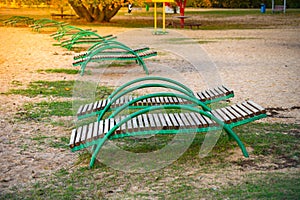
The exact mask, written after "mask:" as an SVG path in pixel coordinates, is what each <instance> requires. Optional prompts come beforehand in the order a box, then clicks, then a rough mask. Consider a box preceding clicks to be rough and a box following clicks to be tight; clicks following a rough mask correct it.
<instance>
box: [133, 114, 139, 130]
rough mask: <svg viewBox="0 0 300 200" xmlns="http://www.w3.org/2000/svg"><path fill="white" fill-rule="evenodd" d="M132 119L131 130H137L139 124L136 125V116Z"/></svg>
mask: <svg viewBox="0 0 300 200" xmlns="http://www.w3.org/2000/svg"><path fill="white" fill-rule="evenodd" d="M131 120H132V129H133V131H134V132H135V131H138V130H139V125H138V121H137V118H136V117H134V118H132V119H131Z"/></svg>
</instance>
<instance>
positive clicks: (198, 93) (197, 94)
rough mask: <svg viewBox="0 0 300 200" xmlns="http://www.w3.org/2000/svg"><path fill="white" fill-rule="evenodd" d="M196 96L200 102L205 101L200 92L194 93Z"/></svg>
mask: <svg viewBox="0 0 300 200" xmlns="http://www.w3.org/2000/svg"><path fill="white" fill-rule="evenodd" d="M197 96H198V98H199V100H200V101H205V100H206V98H205V96H204V95H203V94H202V92H197V93H196V97H197Z"/></svg>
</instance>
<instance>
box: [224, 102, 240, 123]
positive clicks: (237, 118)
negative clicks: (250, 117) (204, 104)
mask: <svg viewBox="0 0 300 200" xmlns="http://www.w3.org/2000/svg"><path fill="white" fill-rule="evenodd" d="M226 110H228V111H229V112H230V113H231V114H233V116H234V117H235V118H236V121H239V120H241V119H242V118H243V117H242V116H241V115H240V114H239V113H238V112H236V111H235V110H234V109H233V108H232V107H231V106H228V107H226Z"/></svg>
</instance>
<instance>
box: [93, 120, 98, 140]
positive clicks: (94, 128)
mask: <svg viewBox="0 0 300 200" xmlns="http://www.w3.org/2000/svg"><path fill="white" fill-rule="evenodd" d="M98 129H99V122H98V121H96V122H94V125H93V136H92V137H93V138H97V137H98Z"/></svg>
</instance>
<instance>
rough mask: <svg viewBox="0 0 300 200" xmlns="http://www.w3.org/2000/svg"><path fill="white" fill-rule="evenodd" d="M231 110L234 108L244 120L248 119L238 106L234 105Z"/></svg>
mask: <svg viewBox="0 0 300 200" xmlns="http://www.w3.org/2000/svg"><path fill="white" fill-rule="evenodd" d="M231 108H233V109H234V110H235V111H236V112H237V113H239V114H240V115H241V116H242V117H243V118H247V113H245V112H244V111H243V110H241V109H240V108H239V107H237V106H236V105H232V106H231Z"/></svg>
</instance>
